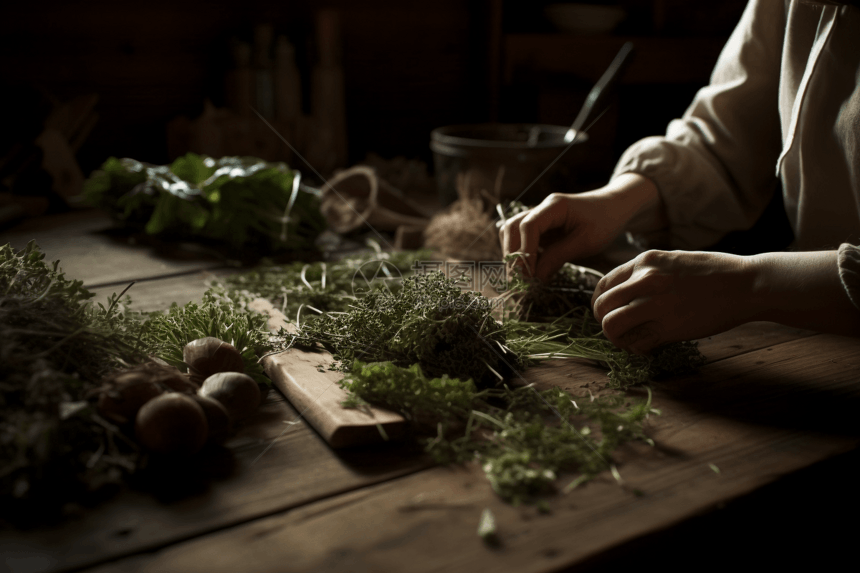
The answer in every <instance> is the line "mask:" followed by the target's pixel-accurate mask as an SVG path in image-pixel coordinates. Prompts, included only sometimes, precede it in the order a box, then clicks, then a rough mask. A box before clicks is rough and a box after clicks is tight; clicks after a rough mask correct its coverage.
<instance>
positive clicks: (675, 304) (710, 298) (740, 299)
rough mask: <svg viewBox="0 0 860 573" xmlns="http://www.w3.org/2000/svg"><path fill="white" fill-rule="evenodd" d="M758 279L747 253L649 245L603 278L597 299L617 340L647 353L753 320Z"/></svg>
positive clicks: (600, 316) (600, 317)
mask: <svg viewBox="0 0 860 573" xmlns="http://www.w3.org/2000/svg"><path fill="white" fill-rule="evenodd" d="M755 281H756V274H755V269H754V268H753V266H752V265H750V264H749V261H748V260H747V258H746V257H740V256H736V255H728V254H725V253H709V252H686V251H646V252H644V253H642V254H641V255H639V256H638V257H636V258H635V259H633V260H632V261H630V262H628V263H625V264H623V265H621V266H619V267H617V268H615V269H614V270H612V271H611V272H609V273H608V274H607V275H606V276H604V277H603V278H602V279H600V282H598V283H597V287H596V288H595V289H594V295H593V296H592V298H591V305H592V308H593V309H594V317H595V318H596V319H597V321H598V322H599V323H600V324H601V325H602V327H603V332H604V334H606V337H607V338H608V339H609V340H610V341H611V342H612V343H613V344H615V345H616V346H618V347H619V348H623V349H624V350H628V351H630V352H634V353H636V354H646V353H648V352H650V351H651V350H652V349H654V348H656V347H657V346H660V345H662V344H667V343H670V342H679V341H682V340H692V339H696V338H702V337H705V336H710V335H712V334H717V333H719V332H723V331H725V330H728V329H730V328H733V327H735V326H738V325H739V324H742V323H744V322H747V321H748V320H753V319H754V316H755V315H756V313H757V312H758V310H759V309H757V308H756V303H755V302H754V300H755V297H754V296H753V294H754V289H755V286H756V285H755Z"/></svg>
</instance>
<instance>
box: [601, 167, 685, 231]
mask: <svg viewBox="0 0 860 573" xmlns="http://www.w3.org/2000/svg"><path fill="white" fill-rule="evenodd" d="M598 192H599V193H602V194H603V195H604V196H605V197H606V198H607V200H608V201H609V205H610V209H609V210H610V212H611V214H612V217H613V218H615V219H616V220H617V221H618V227H619V228H620V229H622V230H624V231H631V232H637V233H647V232H651V231H657V230H661V229H664V228H665V227H666V226H667V225H668V220H667V218H666V212H665V207H664V205H663V201H662V199H661V198H660V192H659V191H658V190H657V185H655V184H654V182H653V181H651V179H649V178H647V177H645V176H644V175H640V174H638V173H624V174H622V175H619V176H617V177H615V178H613V179H612V181H610V182H609V183H608V184H607V185H606V186H605V187H603V188H602V189H600V190H599V191H598Z"/></svg>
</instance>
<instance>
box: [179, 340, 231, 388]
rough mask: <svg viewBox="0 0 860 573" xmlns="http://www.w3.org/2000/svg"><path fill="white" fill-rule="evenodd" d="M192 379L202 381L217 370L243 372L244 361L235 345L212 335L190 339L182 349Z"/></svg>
mask: <svg viewBox="0 0 860 573" xmlns="http://www.w3.org/2000/svg"><path fill="white" fill-rule="evenodd" d="M182 360H183V361H184V362H185V363H186V364H188V374H189V375H190V377H191V379H192V381H195V382H198V383H199V382H202V381H203V380H205V379H206V378H208V377H209V376H211V375H213V374H217V373H218V372H244V371H245V361H244V360H243V359H242V353H241V352H239V351H238V350H237V349H236V347H235V346H233V345H232V344H229V343H227V342H224V341H223V340H219V339H217V338H214V337H212V336H207V337H206V338H200V339H197V340H192V341H191V342H189V343H188V344H186V345H185V348H183V349H182Z"/></svg>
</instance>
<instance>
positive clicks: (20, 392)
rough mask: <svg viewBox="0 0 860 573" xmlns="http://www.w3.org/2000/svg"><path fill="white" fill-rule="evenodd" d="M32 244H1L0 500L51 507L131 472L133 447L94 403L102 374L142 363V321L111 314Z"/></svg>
mask: <svg viewBox="0 0 860 573" xmlns="http://www.w3.org/2000/svg"><path fill="white" fill-rule="evenodd" d="M43 259H44V255H43V254H42V253H41V252H40V251H39V249H38V247H36V245H35V244H34V243H30V244H29V245H28V246H27V247H26V248H25V249H23V250H22V251H20V252H15V251H14V250H13V249H12V248H11V247H10V246H9V245H6V246H3V247H0V384H2V393H0V408H1V409H2V412H3V416H2V421H0V460H2V464H0V467H2V470H0V495H2V496H3V497H4V498H5V497H7V496H9V497H11V498H13V499H19V500H21V499H37V498H38V499H39V500H40V501H43V502H46V503H50V502H51V501H52V500H60V499H63V498H65V497H67V496H69V495H71V494H73V493H75V492H77V493H80V490H81V489H83V490H88V489H97V488H98V486H100V485H102V484H103V483H106V482H110V481H114V480H116V479H118V478H119V477H120V476H121V475H122V473H123V472H125V471H126V470H129V469H132V468H133V467H134V466H135V464H136V460H137V453H136V451H135V448H134V447H133V445H131V444H129V443H127V442H126V440H124V438H123V437H122V436H121V435H119V434H117V433H116V432H115V431H114V430H115V428H114V427H113V425H112V424H110V423H108V422H107V421H105V420H103V419H101V418H100V417H98V416H97V415H96V414H95V413H94V409H93V408H92V407H91V405H90V404H89V403H88V402H87V401H86V399H87V398H88V397H89V395H90V393H91V392H92V391H93V390H94V389H95V388H96V387H97V386H98V383H99V380H100V378H101V376H102V375H104V374H106V373H107V372H109V371H110V370H112V369H114V368H118V367H121V366H125V365H129V364H135V363H139V362H142V361H143V360H144V359H145V355H144V353H143V352H141V350H140V348H139V345H138V344H137V337H136V333H137V332H138V328H139V319H138V317H136V316H133V315H131V314H130V313H129V312H128V310H127V308H126V307H125V305H124V304H121V303H120V301H119V298H118V297H116V296H115V297H113V298H112V299H111V301H110V303H109V305H108V307H104V306H103V305H101V304H99V305H97V306H94V305H92V304H91V303H89V302H88V300H89V299H90V298H91V297H92V294H91V293H89V292H88V291H87V290H86V289H84V288H83V286H82V283H81V282H80V281H73V280H67V279H66V278H65V276H64V275H63V273H61V272H60V271H59V269H58V265H57V263H54V264H53V265H50V266H49V265H47V264H45V262H44V260H43Z"/></svg>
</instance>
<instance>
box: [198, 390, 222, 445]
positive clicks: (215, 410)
mask: <svg viewBox="0 0 860 573" xmlns="http://www.w3.org/2000/svg"><path fill="white" fill-rule="evenodd" d="M192 398H194V401H195V402H197V403H198V404H199V405H200V407H201V408H203V413H204V414H205V415H206V422H207V424H208V425H209V435H208V437H207V440H206V441H207V442H209V443H210V444H223V443H224V441H225V440H226V439H227V437H228V436H229V435H230V426H231V423H230V414H229V413H228V412H227V408H225V407H224V405H223V404H221V402H219V401H218V400H215V399H214V398H209V397H207V396H200V395H196V396H192Z"/></svg>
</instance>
